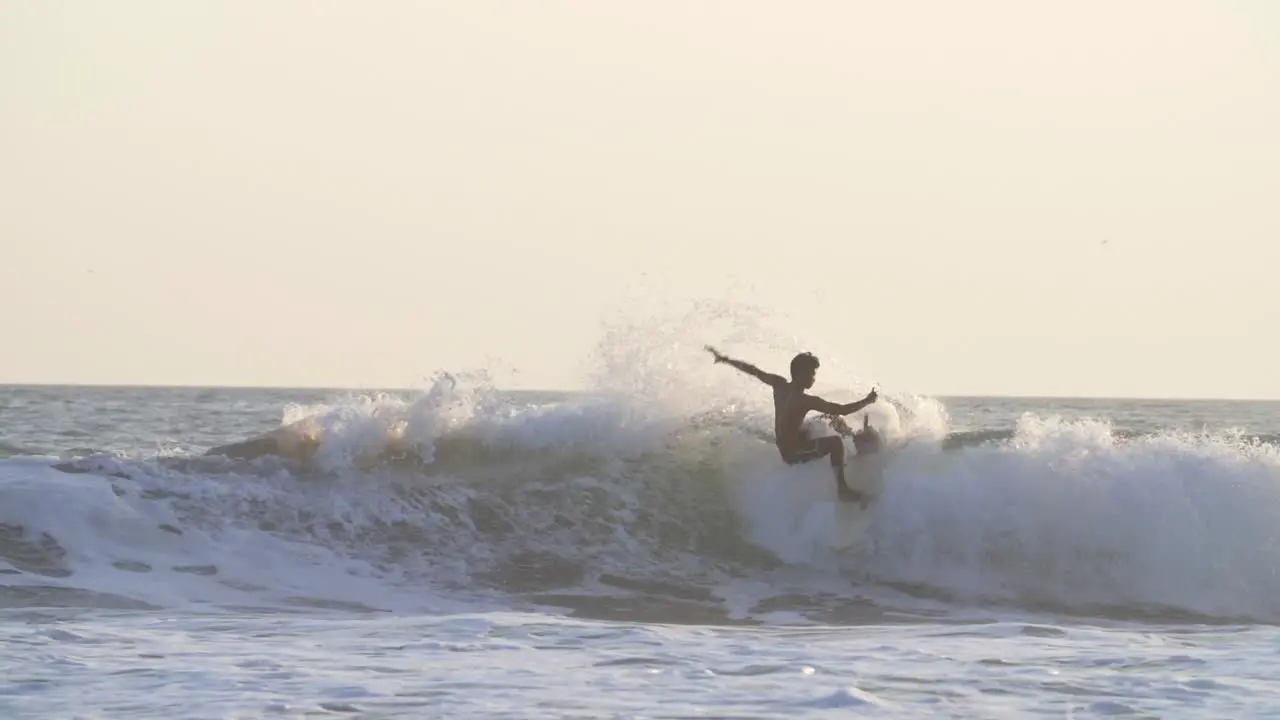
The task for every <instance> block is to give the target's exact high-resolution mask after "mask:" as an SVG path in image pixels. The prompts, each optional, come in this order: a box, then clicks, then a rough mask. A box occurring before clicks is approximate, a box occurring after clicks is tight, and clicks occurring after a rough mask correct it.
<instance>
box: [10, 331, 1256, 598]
mask: <svg viewBox="0 0 1280 720" xmlns="http://www.w3.org/2000/svg"><path fill="white" fill-rule="evenodd" d="M664 347H673V346H671V345H667V346H664ZM697 352H699V351H698V350H696V349H692V348H675V349H672V350H671V352H670V355H664V354H663V353H651V354H648V355H646V356H645V357H646V358H647V360H646V363H645V365H644V367H645V372H641V373H632V374H630V375H629V376H626V378H625V379H626V382H621V383H615V384H614V385H612V386H608V385H606V384H601V385H600V386H599V387H598V388H597V390H596V391H595V392H592V393H588V394H582V395H576V396H572V397H567V398H561V399H556V400H548V401H537V402H535V401H523V402H522V401H518V400H517V401H513V400H512V399H511V398H510V397H507V396H503V395H501V394H499V393H496V392H494V391H493V389H492V388H491V386H489V385H488V384H487V383H485V382H484V381H483V380H482V379H480V380H477V379H469V378H465V377H451V376H441V377H440V378H439V379H438V380H437V381H436V382H435V383H434V384H433V385H432V386H431V387H430V388H429V389H428V390H427V391H425V392H423V393H420V394H415V395H411V396H398V395H371V396H361V397H351V398H346V399H342V400H337V401H334V402H332V403H331V404H328V405H317V406H306V407H302V406H290V407H287V408H285V410H284V413H283V418H282V422H281V427H280V428H279V429H278V430H276V431H274V432H272V433H270V434H268V435H267V436H263V437H258V438H249V439H247V441H246V442H240V443H233V444H230V445H225V446H222V447H219V448H216V449H215V450H214V451H213V452H209V453H204V452H197V451H170V452H167V453H164V454H160V455H150V456H138V455H137V454H126V453H121V452H96V453H93V454H90V455H87V456H84V457H77V458H73V459H69V460H68V459H65V458H56V459H55V458H49V457H31V456H11V457H8V458H5V459H0V573H2V574H0V604H5V605H29V604H67V605H75V606H78V605H85V604H87V605H90V606H109V607H149V606H160V607H172V606H193V605H194V606H206V607H229V606H230V607H254V608H279V607H304V608H305V607H316V606H319V607H339V608H351V609H358V610H359V609H363V610H384V611H413V612H435V611H446V610H451V609H457V608H469V609H474V608H476V607H477V606H480V605H484V606H486V607H494V608H524V609H528V608H531V607H542V606H548V607H558V608H567V609H569V610H570V611H573V612H578V613H582V614H590V615H596V616H606V617H622V618H633V619H646V620H648V619H652V620H663V621H699V622H704V621H705V622H733V621H774V620H780V619H783V618H791V619H795V618H802V619H803V618H807V619H820V620H822V621H825V622H857V621H860V620H862V619H865V618H867V617H869V616H870V615H874V614H876V613H885V612H893V611H916V610H918V611H931V610H935V609H937V608H938V607H942V608H944V609H947V610H950V611H956V609H957V608H981V607H983V606H987V605H990V604H992V603H995V604H999V605H1001V606H1005V607H1007V606H1013V607H1022V608H1026V609H1028V610H1032V611H1044V610H1049V611H1053V612H1067V613H1084V614H1101V615H1104V616H1114V617H1135V616H1140V617H1183V616H1187V615H1191V616H1197V617H1203V618H1208V619H1220V620H1224V621H1225V620H1238V619H1250V620H1254V621H1261V622H1268V623H1274V622H1278V621H1280V572H1278V571H1277V570H1278V569H1280V546H1278V544H1277V540H1276V532H1275V529H1274V528H1275V518H1276V517H1280V448H1277V446H1276V445H1275V444H1274V443H1272V442H1267V441H1264V440H1259V439H1258V438H1257V437H1256V436H1246V435H1242V434H1238V433H1237V434H1229V433H1217V434H1215V433H1208V432H1202V433H1182V432H1173V431H1153V432H1142V433H1132V432H1120V431H1118V430H1116V429H1115V428H1113V427H1112V426H1110V425H1109V424H1108V423H1107V422H1105V421H1102V420H1098V419H1088V418H1085V419H1072V420H1068V419H1064V418H1061V417H1057V416H1053V415H1045V416H1039V415H1034V414H1027V415H1024V416H1023V417H1022V418H1021V420H1020V421H1019V422H1018V423H1017V425H1016V427H1015V428H1014V429H1013V430H1012V431H1011V432H1003V433H1002V432H1000V431H997V430H992V429H982V428H979V429H978V430H974V431H966V433H960V434H952V433H949V431H948V427H949V419H948V417H947V413H946V411H945V409H944V408H943V406H942V405H941V403H939V402H937V401H934V400H931V399H928V398H918V397H914V396H908V395H897V396H891V399H892V400H893V402H892V404H890V403H883V404H880V405H877V406H875V408H874V411H875V412H876V415H875V417H874V422H875V423H876V424H877V425H878V426H879V427H880V428H881V429H882V431H883V432H884V433H885V434H886V436H887V437H888V439H889V441H890V442H889V444H890V446H891V447H892V448H893V449H892V450H891V451H889V452H888V453H886V454H885V455H882V456H880V457H879V461H880V465H881V470H882V475H880V476H879V477H880V480H881V481H882V487H881V493H880V496H879V499H878V500H877V501H876V502H875V504H873V505H872V506H871V508H870V509H869V511H868V512H867V513H865V514H860V513H859V512H857V511H856V510H854V509H853V508H852V507H851V506H848V505H842V504H840V503H837V502H836V500H835V491H834V484H833V482H832V478H831V471H830V468H829V467H828V466H826V465H825V463H812V464H809V465H803V466H798V467H786V466H784V465H782V464H781V463H780V462H779V460H778V457H777V452H776V450H775V448H774V447H773V445H772V443H771V436H770V433H771V425H772V418H771V416H770V413H769V410H770V408H769V407H768V406H767V403H768V397H767V393H766V392H763V391H762V390H761V389H759V388H757V387H755V386H754V385H751V384H750V381H745V382H744V381H743V380H742V379H741V377H739V376H734V375H732V374H731V373H729V372H727V371H723V368H716V369H710V367H709V365H710V364H709V363H705V365H706V366H708V367H706V368H702V369H699V370H696V371H694V372H693V375H694V377H693V378H692V379H689V378H684V379H682V380H680V381H677V380H675V379H673V374H672V373H673V372H674V371H670V370H667V369H666V368H670V367H689V366H690V363H691V362H695V361H691V360H690V359H689V358H690V357H693V356H694V354H695V353H697ZM699 373H701V374H700V375H699ZM612 377H617V375H616V374H614V375H612ZM861 392H862V391H858V392H847V393H843V394H842V393H829V394H828V395H829V396H830V397H833V398H836V399H842V400H843V399H851V398H853V397H857V396H859V395H860V394H861ZM886 395H887V394H886ZM882 396H885V395H882ZM855 422H856V418H855ZM855 465H856V462H855ZM859 467H860V466H859ZM855 472H860V471H857V470H855ZM851 527H860V528H861V529H862V532H861V533H851V531H850V528H851Z"/></svg>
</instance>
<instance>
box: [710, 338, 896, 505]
mask: <svg viewBox="0 0 1280 720" xmlns="http://www.w3.org/2000/svg"><path fill="white" fill-rule="evenodd" d="M707 352H710V353H711V355H712V357H714V358H715V361H716V363H724V364H726V365H728V366H730V367H733V368H736V369H737V370H740V371H742V372H744V373H746V374H748V375H750V376H752V377H754V378H756V379H757V380H759V381H760V382H763V383H764V384H766V385H769V386H770V387H772V388H773V410H774V435H775V438H774V441H775V442H776V443H777V445H778V452H779V453H780V454H781V455H782V461H783V462H785V463H787V464H788V465H796V464H798V463H805V462H810V461H812V460H818V459H820V458H822V457H827V456H829V457H830V458H831V467H832V468H833V469H834V470H835V473H836V492H837V494H838V495H839V496H840V499H841V500H843V501H844V502H860V503H863V504H865V503H866V498H865V497H864V496H863V494H862V493H860V492H858V491H856V490H854V489H853V488H851V487H849V486H848V484H846V483H845V479H844V442H843V441H841V440H840V438H839V437H823V438H817V439H813V440H811V439H809V438H808V437H806V436H805V434H804V431H803V425H804V418H805V415H807V414H808V413H809V412H810V411H817V412H820V413H824V414H826V415H832V416H836V417H837V419H839V416H841V415H849V414H851V413H855V412H857V411H859V410H861V409H862V408H864V407H866V406H868V405H870V404H872V403H874V402H875V401H876V397H877V395H876V391H875V390H872V391H871V392H869V393H867V396H866V397H865V398H863V399H861V400H858V401H857V402H851V403H847V404H844V405H839V404H836V403H833V402H830V401H828V400H823V399H822V398H820V397H817V396H815V395H810V394H808V393H806V392H805V391H806V390H808V389H809V388H811V387H813V381H814V378H815V376H816V375H817V373H818V358H817V357H815V356H814V355H813V354H812V353H807V352H804V353H800V354H799V355H796V356H795V357H794V358H792V359H791V380H790V381H788V380H787V379H786V378H784V377H782V376H781V375H774V374H772V373H767V372H765V371H763V370H761V369H760V368H758V367H756V366H754V365H752V364H750V363H746V362H743V361H741V360H735V359H733V358H731V357H728V356H726V355H723V354H721V353H720V351H719V350H716V349H715V348H713V347H711V346H710V345H708V346H707ZM841 423H843V420H841ZM845 427H846V428H847V426H845Z"/></svg>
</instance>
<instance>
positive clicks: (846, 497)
mask: <svg viewBox="0 0 1280 720" xmlns="http://www.w3.org/2000/svg"><path fill="white" fill-rule="evenodd" d="M836 487H837V488H838V489H839V492H838V493H837V494H838V495H839V496H840V502H856V503H858V504H859V505H861V506H862V507H864V508H865V507H866V506H867V502H868V501H869V498H868V497H867V496H866V495H864V494H862V493H860V492H858V491H857V490H854V489H853V488H851V487H849V486H848V485H845V484H844V483H839V484H838V485H837V486H836Z"/></svg>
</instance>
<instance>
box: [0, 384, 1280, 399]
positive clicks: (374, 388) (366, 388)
mask: <svg viewBox="0 0 1280 720" xmlns="http://www.w3.org/2000/svg"><path fill="white" fill-rule="evenodd" d="M0 388H67V389H77V388H79V389H88V390H285V391H327V392H361V391H363V392H405V393H414V392H422V391H423V388H420V387H418V388H415V387H394V386H379V385H363V386H355V385H352V386H344V385H230V384H210V385H191V384H169V383H151V384H148V383H142V384H139V383H76V382H0ZM494 389H495V390H498V391H500V392H519V393H530V394H538V393H542V394H564V395H574V394H588V393H589V391H587V390H570V389H563V388H519V387H516V388H502V387H498V386H494ZM910 394H912V395H916V396H918V397H927V398H939V399H955V400H973V399H1004V400H1141V401H1154V402H1262V403H1269V402H1280V398H1270V397H1213V396H1207V395H1187V396H1181V397H1178V396H1156V395H1056V394H1048V395H1045V394H1029V395H1020V394H1013V393H922V392H913V393H910Z"/></svg>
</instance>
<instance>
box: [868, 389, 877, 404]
mask: <svg viewBox="0 0 1280 720" xmlns="http://www.w3.org/2000/svg"><path fill="white" fill-rule="evenodd" d="M879 397H880V393H878V392H876V391H875V388H872V389H871V392H869V393H867V397H866V400H867V404H871V403H873V402H875V401H876V400H877V399H879Z"/></svg>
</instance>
